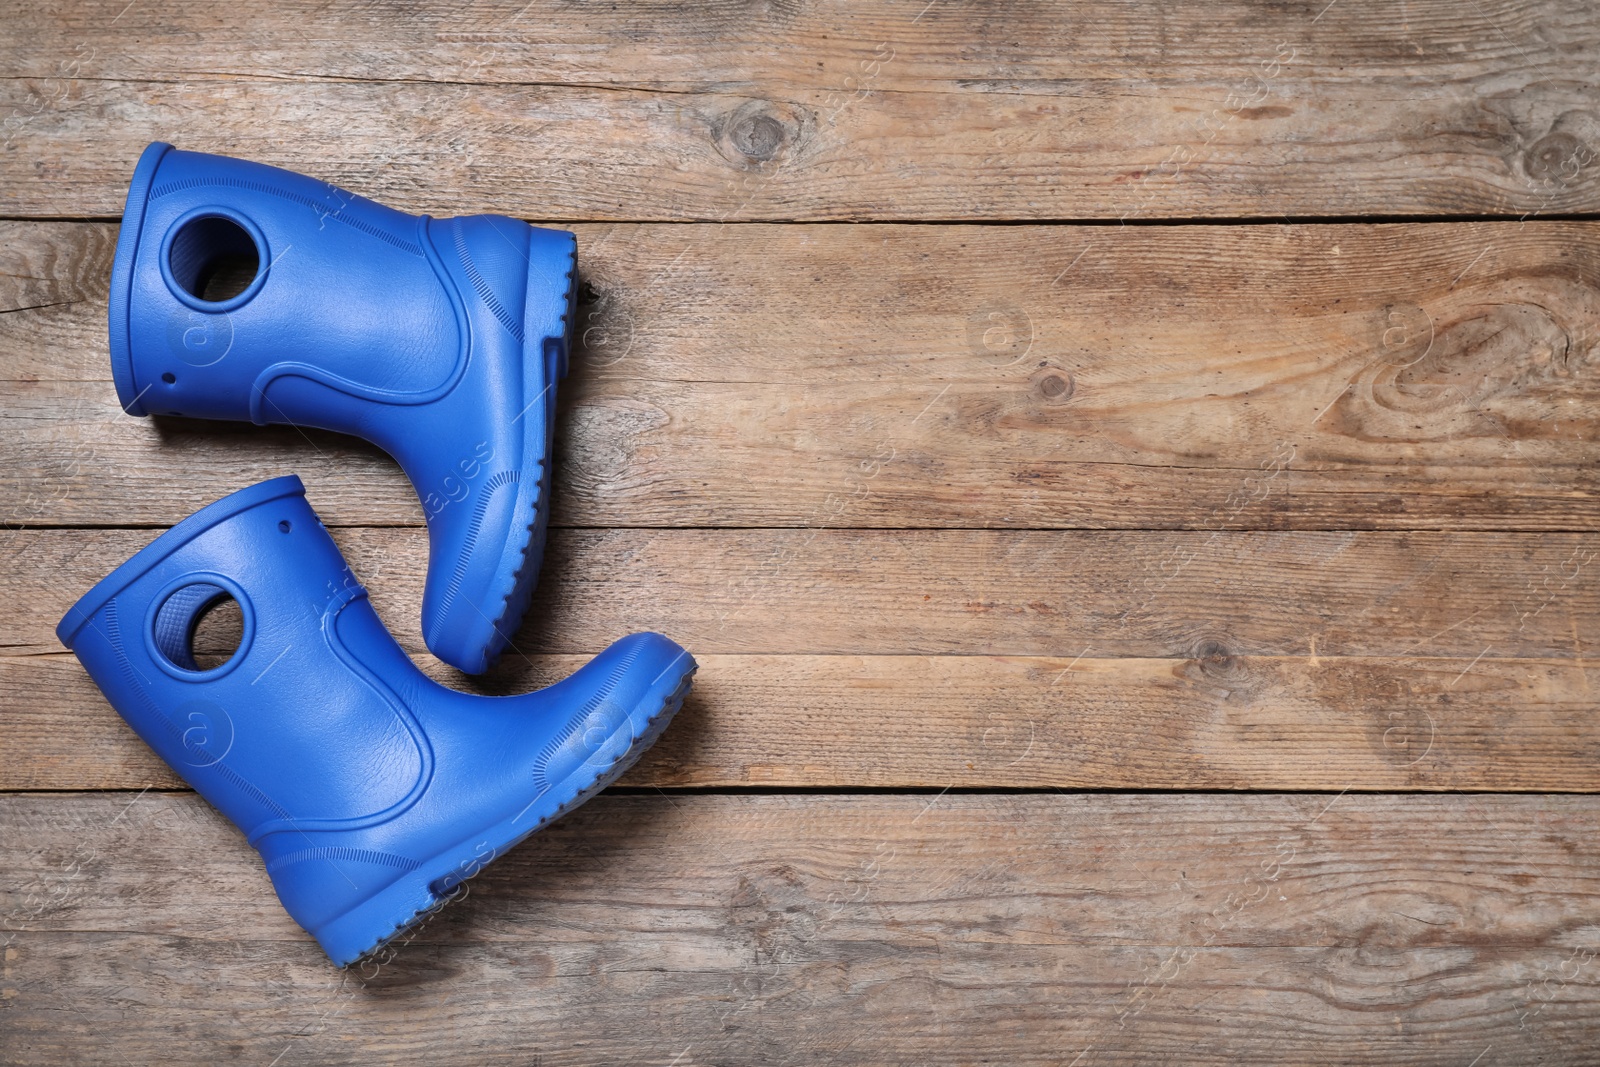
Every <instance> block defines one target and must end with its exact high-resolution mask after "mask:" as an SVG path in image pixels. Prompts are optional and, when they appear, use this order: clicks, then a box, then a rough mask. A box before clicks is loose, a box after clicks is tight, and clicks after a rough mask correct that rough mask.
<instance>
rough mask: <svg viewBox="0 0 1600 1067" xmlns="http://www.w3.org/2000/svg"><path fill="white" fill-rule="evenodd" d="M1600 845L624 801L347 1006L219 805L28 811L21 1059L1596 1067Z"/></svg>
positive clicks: (1563, 826) (1236, 818) (1513, 828)
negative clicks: (547, 1053)
mask: <svg viewBox="0 0 1600 1067" xmlns="http://www.w3.org/2000/svg"><path fill="white" fill-rule="evenodd" d="M1597 841H1600V798H1596V797H1509V796H1476V797H1467V796H1363V795H1358V794H1354V793H1351V794H1346V795H1343V796H1340V795H1325V796H1324V795H1318V796H1283V795H1271V794H1252V795H1243V796H1219V795H1215V794H1198V795H1187V796H1136V797H1130V796H1106V795H1099V796H1094V795H1089V796H1020V797H1006V796H872V797H840V796H807V797H774V796H740V797H728V796H678V797H666V796H616V795H607V796H602V797H600V798H598V799H596V800H595V801H593V802H591V803H590V804H588V805H586V806H585V807H584V808H582V809H581V810H579V811H577V812H575V813H574V814H572V815H570V816H568V817H567V818H565V819H563V820H562V821H560V822H559V823H557V824H555V825H553V826H551V827H550V828H548V829H546V830H545V831H543V832H541V833H540V834H538V835H536V836H534V837H533V838H531V839H530V840H529V841H527V842H526V843H524V844H523V845H521V846H519V847H518V848H517V849H515V850H513V851H512V852H511V853H510V854H508V855H507V856H506V857H504V858H503V859H501V860H500V861H498V862H497V863H495V864H493V865H492V866H490V867H489V868H488V869H487V870H486V871H485V872H484V873H483V874H482V875H481V876H480V877H479V878H478V879H476V880H475V881H474V882H472V883H470V886H471V889H470V892H469V893H468V895H467V897H466V899H465V900H462V901H458V902H457V903H455V904H453V905H451V906H450V907H448V908H446V909H445V910H444V911H443V912H442V913H441V914H440V915H439V916H437V917H436V918H435V919H433V920H432V921H431V922H429V923H428V924H427V925H425V926H424V927H423V928H422V929H421V931H420V932H418V933H417V934H416V935H415V936H414V937H413V938H412V939H410V940H409V942H408V943H407V944H406V945H405V947H404V949H403V951H401V952H400V953H399V955H398V957H397V959H396V960H395V961H394V962H392V963H390V964H388V965H387V966H385V967H384V968H382V969H381V971H377V972H375V973H367V972H360V971H354V972H351V973H348V974H344V975H341V974H339V973H338V972H335V971H334V970H333V969H332V968H331V967H330V966H329V965H328V963H327V961H326V959H325V958H324V957H323V956H322V954H321V952H320V951H319V950H318V949H317V947H316V946H315V944H314V943H313V942H312V941H311V940H310V938H309V937H307V936H306V935H305V934H304V933H302V932H301V931H299V930H298V929H297V928H296V927H295V926H294V924H293V923H292V922H291V921H290V920H289V918H288V917H287V916H286V915H285V914H284V913H283V912H282V910H281V909H280V908H279V907H278V905H277V902H276V901H275V900H274V899H273V897H272V894H271V892H270V891H269V888H268V884H267V879H266V876H265V874H264V873H263V872H262V871H261V869H260V864H259V861H258V860H256V859H255V857H254V856H253V854H252V853H251V852H250V850H249V848H248V847H247V846H246V845H245V843H244V842H243V840H242V839H241V838H240V837H239V835H238V834H237V833H236V832H235V831H234V830H233V828H232V827H230V826H229V825H227V823H226V822H225V821H224V820H223V819H222V818H221V817H220V816H219V815H217V814H216V813H215V812H214V811H212V810H211V809H210V808H209V807H207V806H206V804H205V803H204V802H203V801H201V800H200V799H199V798H198V797H195V796H193V795H171V794H144V795H135V794H110V795H98V796H86V795H66V796H63V795H54V794H51V795H33V796H29V795H17V794H12V795H5V796H0V867H3V868H4V869H5V870H7V871H9V872H14V876H13V877H10V878H8V879H7V880H6V883H5V884H4V885H0V908H4V909H5V911H6V914H7V915H9V916H10V917H11V919H10V921H9V923H8V925H11V926H12V927H13V929H12V930H11V931H10V932H9V933H8V934H7V935H6V936H7V938H8V940H7V942H6V957H5V974H4V979H3V985H4V988H5V990H6V992H5V994H4V996H5V997H6V1002H5V1019H6V1030H7V1035H8V1040H7V1049H6V1051H7V1058H8V1059H9V1060H10V1061H11V1062H15V1063H19V1064H21V1063H45V1062H59V1061H60V1059H61V1058H63V1057H67V1058H73V1059H82V1058H84V1057H85V1056H93V1055H94V1052H91V1051H90V1050H103V1051H104V1052H106V1053H107V1054H110V1053H112V1052H115V1053H116V1054H117V1055H120V1056H122V1057H124V1058H126V1059H129V1060H131V1061H134V1062H153V1061H156V1060H159V1061H160V1062H162V1063H167V1064H175V1065H176V1064H187V1063H206V1064H211V1063H215V1062H217V1060H218V1059H219V1057H220V1056H221V1055H223V1052H222V1050H224V1049H225V1050H227V1051H226V1053H225V1055H226V1058H229V1059H231V1060H235V1061H241V1062H244V1061H249V1062H268V1061H270V1060H271V1059H273V1057H275V1056H280V1055H283V1054H284V1053H285V1050H287V1051H288V1053H289V1057H290V1058H291V1059H293V1060H296V1061H300V1062H304V1061H315V1062H328V1063H357V1062H362V1063H365V1062H370V1061H371V1058H372V1057H373V1056H374V1055H377V1056H379V1057H380V1058H382V1059H384V1060H385V1061H386V1062H397V1063H398V1062H406V1063H410V1062H436V1060H437V1055H438V1049H439V1048H440V1046H441V1044H443V1043H447V1042H448V1043H449V1044H450V1045H451V1046H452V1047H457V1048H471V1049H472V1058H473V1062H475V1063H500V1062H518V1063H523V1064H525V1063H527V1062H528V1057H529V1050H530V1049H540V1048H560V1049H570V1048H573V1047H574V1046H575V1045H577V1044H578V1043H579V1042H581V1053H580V1055H581V1056H582V1057H583V1059H582V1062H593V1063H622V1062H639V1061H645V1062H661V1063H665V1062H670V1060H671V1059H672V1057H673V1056H675V1055H680V1054H682V1053H683V1052H684V1050H685V1049H689V1050H690V1052H691V1057H692V1061H693V1062H697V1063H725V1062H738V1063H766V1062H781V1061H786V1060H787V1061H798V1062H826V1063H832V1064H835V1065H838V1067H847V1065H851V1064H871V1063H882V1062H885V1061H886V1060H891V1059H897V1058H898V1059H904V1058H907V1057H910V1058H911V1059H913V1060H916V1061H918V1062H935V1061H945V1060H948V1059H951V1058H952V1057H951V1048H952V1042H955V1043H957V1044H958V1046H959V1056H960V1058H961V1059H964V1060H971V1061H974V1062H986V1061H987V1062H1001V1063H1015V1064H1040V1065H1045V1064H1049V1065H1058V1064H1062V1063H1071V1062H1072V1059H1073V1057H1074V1056H1077V1057H1079V1064H1080V1067H1082V1065H1083V1064H1106V1063H1121V1062H1130V1061H1131V1060H1132V1059H1135V1058H1136V1059H1138V1060H1139V1061H1140V1062H1149V1061H1151V1060H1153V1059H1163V1058H1166V1059H1172V1060H1174V1061H1181V1062H1183V1063H1186V1064H1195V1065H1197V1067H1203V1065H1224V1067H1234V1065H1239V1064H1281V1063H1285V1062H1326V1061H1327V1060H1328V1059H1329V1058H1330V1051H1332V1052H1333V1053H1334V1058H1336V1059H1337V1060H1338V1062H1340V1063H1351V1064H1368V1063H1371V1064H1377V1063H1382V1064H1388V1065H1393V1064H1415V1065H1423V1064H1427V1065H1439V1064H1446V1063H1460V1064H1467V1063H1469V1062H1470V1061H1471V1059H1472V1057H1473V1056H1476V1055H1479V1054H1480V1053H1481V1052H1482V1050H1483V1049H1484V1048H1485V1047H1486V1046H1492V1047H1493V1048H1494V1049H1495V1050H1496V1052H1497V1053H1498V1054H1499V1062H1535V1061H1539V1062H1562V1063H1566V1062H1574V1063H1576V1062H1584V1061H1585V1060H1586V1058H1587V1056H1588V1054H1589V1053H1590V1052H1591V1051H1592V1050H1593V1049H1594V1048H1595V1047H1596V1045H1597V1044H1600V985H1597V984H1596V983H1595V981H1594V979H1593V975H1594V971H1595V967H1596V966H1597V964H1596V962H1595V957H1594V952H1593V950H1592V945H1593V942H1592V935H1593V916H1594V910H1595V905H1596V900H1597V896H1600V874H1597V871H1600V863H1597V860H1600V853H1597V851H1596V849H1597V846H1596V842H1597ZM1585 946H1590V947H1588V948H1585ZM130 960H132V961H137V966H136V967H131V966H130ZM219 991H226V997H225V1000H226V1003H222V1002H219V1001H218V999H217V997H218V993H219ZM64 1004H65V1005H72V1006H74V1010H70V1011H64V1010H62V1006H63V1005H64ZM646 1015H647V1016H648V1018H649V1020H650V1024H649V1025H648V1026H640V1025H639V1020H640V1018H641V1017H642V1016H646ZM241 1020H248V1022H249V1025H248V1026H241V1025H239V1024H240V1021H241ZM687 1058H689V1057H686V1059H687Z"/></svg>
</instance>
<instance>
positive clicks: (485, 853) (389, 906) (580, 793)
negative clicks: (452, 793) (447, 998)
mask: <svg viewBox="0 0 1600 1067" xmlns="http://www.w3.org/2000/svg"><path fill="white" fill-rule="evenodd" d="M684 658H685V659H688V660H689V664H690V666H689V667H688V668H687V669H685V670H684V671H682V672H681V673H680V674H678V675H677V676H676V677H675V679H673V680H671V681H670V682H669V683H668V684H669V685H670V688H668V685H662V686H656V687H652V691H651V693H650V694H647V695H646V697H645V699H644V700H642V701H640V702H639V704H637V705H635V706H634V710H633V711H632V712H630V713H629V715H628V716H627V718H626V719H625V720H624V721H623V723H622V724H621V725H620V726H619V727H618V728H617V730H616V731H615V732H614V733H613V734H612V735H611V737H610V738H608V739H607V741H606V742H605V743H604V744H603V745H601V746H598V747H599V748H600V749H601V750H602V751H604V750H608V749H609V748H611V747H612V744H613V742H615V741H616V740H617V739H618V738H619V737H621V736H622V735H623V732H624V731H629V732H631V733H632V740H631V743H630V744H629V746H628V748H627V750H626V751H624V752H623V753H622V754H621V755H620V756H618V757H617V759H616V760H614V761H613V762H612V763H610V764H609V765H606V766H602V767H596V766H593V765H591V764H588V763H585V764H581V765H580V766H579V767H578V768H577V770H575V771H574V772H573V773H572V774H570V775H568V776H567V777H566V778H564V779H562V780H561V782H559V783H557V784H556V785H555V786H553V787H552V788H550V789H548V790H547V791H546V792H545V793H544V794H542V795H541V796H539V797H538V798H537V799H535V800H534V801H533V803H531V804H529V806H528V807H526V808H524V809H523V810H522V811H521V812H519V813H517V814H516V815H515V816H512V817H511V818H508V819H504V820H501V821H500V822H498V823H496V824H494V825H492V826H490V827H488V828H487V829H485V830H483V831H481V832H479V833H476V834H473V835H472V836H471V837H470V838H468V839H466V840H465V841H462V842H459V843H457V844H456V845H454V846H453V847H451V848H449V849H446V850H445V851H444V852H441V853H439V854H438V855H436V856H434V857H433V858H432V859H430V860H427V861H426V862H424V863H422V864H420V865H419V866H418V867H417V868H416V869H415V870H413V871H411V872H409V873H407V874H406V875H404V876H403V877H401V878H400V879H399V880H397V881H395V882H393V883H391V884H390V885H389V886H387V887H386V888H384V889H383V890H382V891H380V892H379V893H377V894H376V895H374V896H372V897H370V898H368V899H367V900H365V901H363V902H362V903H360V904H358V905H357V906H356V907H354V908H352V909H351V910H349V911H347V912H345V913H344V914H343V915H341V916H339V917H338V918H335V919H332V920H329V921H328V922H326V923H324V924H323V925H322V927H321V928H320V929H318V930H314V931H312V933H313V935H314V936H315V937H316V939H317V941H318V942H319V943H321V945H322V947H323V949H324V951H326V952H327V954H328V956H329V958H330V959H332V960H333V962H334V963H335V964H337V965H338V966H340V967H348V966H350V965H351V964H354V963H358V962H361V961H362V960H365V959H368V958H370V957H372V956H374V955H375V954H377V953H379V952H381V951H382V950H383V949H384V948H385V947H386V946H387V945H388V944H389V943H391V942H392V941H394V940H395V939H396V938H399V937H401V936H403V935H404V934H405V933H406V932H407V931H409V930H411V929H412V928H414V927H415V926H417V924H419V923H421V922H423V921H424V920H426V919H428V918H430V917H432V916H433V915H434V914H435V913H437V912H438V911H439V910H440V909H441V908H443V907H444V906H445V905H446V904H449V903H450V902H451V901H453V900H456V899H458V897H459V895H460V894H459V893H458V890H459V889H460V887H461V886H462V884H464V883H465V882H466V881H468V880H469V879H471V878H473V877H474V876H476V875H477V874H478V873H479V872H480V871H482V869H483V868H484V867H486V866H488V865H489V864H490V863H491V862H493V861H494V860H495V859H497V858H499V857H500V856H502V855H504V854H505V853H506V852H508V851H509V850H510V849H512V848H514V847H516V846H517V845H518V844H519V843H521V842H522V841H523V840H524V839H526V838H527V837H529V836H530V835H532V834H533V833H535V832H536V831H538V830H540V829H543V828H544V827H545V826H548V825H549V824H550V823H552V822H554V821H555V820H557V819H559V818H560V817H561V816H563V815H565V814H566V813H567V812H569V811H572V810H573V809H574V808H577V807H579V806H581V805H582V804H584V803H585V802H586V801H588V800H590V799H591V798H592V797H594V796H595V794H597V793H599V792H600V791H601V790H602V789H604V788H606V786H608V785H610V784H611V783H612V782H614V781H616V780H617V779H618V778H620V777H622V775H623V774H625V773H627V771H628V770H629V769H630V768H631V767H633V765H634V764H635V763H637V762H638V761H639V757H641V756H643V755H644V754H645V752H646V751H648V750H649V748H650V747H651V746H652V745H654V744H655V742H656V740H657V739H658V738H659V737H660V736H661V734H662V732H663V731H664V730H666V728H667V725H668V724H669V723H670V722H671V721H672V718H673V716H675V715H676V714H677V713H678V710H679V709H680V708H681V707H682V706H683V701H684V698H685V697H687V696H688V695H689V690H690V688H691V686H692V685H693V683H694V674H695V671H696V670H697V667H696V666H695V665H694V660H693V659H692V658H690V657H688V655H687V654H685V656H684ZM663 689H666V690H667V691H666V692H665V693H664V694H663V693H662V692H661V690H663ZM652 702H654V703H655V710H654V711H652V712H651V713H650V714H649V715H648V716H646V717H644V718H643V720H642V721H641V720H640V717H639V715H638V712H639V710H640V709H641V708H644V707H647V706H649V705H650V704H651V703H652ZM635 724H639V725H638V727H637V728H636V726H635ZM635 730H636V732H634V731H635Z"/></svg>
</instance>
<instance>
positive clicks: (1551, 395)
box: [0, 223, 1600, 530]
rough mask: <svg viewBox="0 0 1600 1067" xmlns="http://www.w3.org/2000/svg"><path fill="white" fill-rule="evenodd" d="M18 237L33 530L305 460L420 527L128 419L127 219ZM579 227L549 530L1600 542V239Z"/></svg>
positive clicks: (1495, 228)
mask: <svg viewBox="0 0 1600 1067" xmlns="http://www.w3.org/2000/svg"><path fill="white" fill-rule="evenodd" d="M5 233H6V236H7V238H8V239H9V240H8V244H9V250H8V252H7V253H6V255H7V257H8V259H7V262H8V263H10V264H13V266H12V267H11V269H10V271H8V273H11V274H13V276H14V277H13V279H11V280H9V281H7V282H6V283H5V285H4V287H3V288H0V294H3V295H4V297H5V299H6V301H7V302H8V304H9V305H10V306H11V307H14V308H17V309H22V310H17V311H15V312H14V313H12V314H8V315H0V358H3V359H4V360H5V364H4V365H5V366H7V367H10V368H13V369H11V370H10V371H8V372H7V378H8V379H9V380H7V381H3V382H0V430H3V433H0V461H3V462H4V465H5V469H6V470H7V472H8V476H9V477H10V478H11V479H12V484H13V486H15V489H14V497H13V501H12V503H11V505H10V507H9V508H8V510H7V518H8V520H9V522H10V523H11V524H13V525H17V524H51V525H61V524H93V523H99V522H104V521H106V519H105V516H106V515H107V513H108V512H112V513H115V514H116V515H117V516H118V521H121V522H133V523H160V524H166V523H171V522H175V521H177V519H179V518H180V517H182V516H183V515H186V514H188V513H189V512H191V511H193V510H194V509H195V508H197V507H199V506H200V505H201V504H203V503H205V502H207V501H209V500H212V499H215V498H216V497H218V496H221V495H223V494H225V493H227V492H229V491H231V490H233V489H235V488H237V487H239V486H240V485H241V484H244V483H246V482H248V481H252V480H256V479H259V478H264V477H267V476H269V475H271V474H277V473H281V472H283V471H284V470H285V469H293V470H297V471H299V472H301V473H302V475H303V476H305V477H306V478H307V481H308V483H309V484H311V485H312V488H313V492H314V500H315V502H316V503H317V505H318V506H319V508H322V509H323V514H324V517H325V518H326V519H327V520H328V521H329V522H333V523H357V522H359V523H384V524H388V523H416V522H418V520H419V518H420V510H419V508H418V506H417V504H416V502H415V500H414V498H413V496H412V494H411V492H410V491H409V489H408V488H407V487H406V485H405V483H404V480H403V479H402V478H401V477H400V475H399V473H398V471H396V470H395V469H394V467H393V465H392V464H391V463H390V462H389V461H388V460H387V459H385V458H384V457H382V456H381V455H380V454H379V453H378V452H377V451H376V450H375V449H373V448H372V447H370V446H366V445H363V444H360V443H358V442H354V441H352V440H350V439H347V438H342V437H338V436H336V435H331V434H324V433H317V432H311V431H306V432H302V431H300V430H297V429H294V428H289V427H279V428H275V429H271V430H266V431H262V430H258V429H256V428H253V427H250V426H246V425H213V424H204V423H198V422H195V421H192V420H182V419H164V420H159V421H157V420H135V419H129V418H126V417H124V416H122V415H120V413H119V412H118V409H117V404H116V400H115V396H114V393H113V390H112V389H111V387H110V383H109V381H107V379H108V377H109V368H108V364H107V362H106V358H105V355H104V350H105V341H104V329H105V327H104V307H103V299H104V296H103V292H104V290H103V285H104V283H103V282H100V283H99V284H98V285H96V284H95V282H94V279H96V278H101V277H103V276H104V274H105V272H106V264H107V261H108V258H109V252H110V247H111V244H112V239H111V236H110V231H109V229H108V228H106V227H99V226H80V225H71V224H40V223H19V224H7V228H6V231H5ZM579 238H580V243H581V245H582V247H583V249H584V253H583V255H584V259H585V264H586V265H585V267H584V268H583V269H584V271H585V277H586V282H587V286H588V293H589V295H590V302H589V304H588V306H587V311H586V318H585V320H584V322H583V324H582V330H581V331H580V336H581V338H582V339H583V340H584V341H585V346H584V347H583V349H582V350H581V351H580V352H579V353H578V359H577V363H576V366H575V368H574V371H573V373H572V375H571V376H570V377H569V378H568V379H567V382H566V383H565V385H564V391H563V405H564V414H563V416H562V419H561V422H560V442H559V445H558V452H557V455H558V467H559V469H558V473H557V490H556V495H555V521H556V522H557V523H558V524H566V525H583V526H613V525H615V526H656V525H661V526H807V527H820V526H830V527H906V526H911V527H919V526H968V527H976V526H1001V527H1108V526H1109V527H1133V528H1155V527H1185V528H1191V529H1202V530H1222V529H1237V528H1374V527H1378V528H1400V529H1414V528H1446V529H1449V528H1469V529H1482V528H1497V529H1517V530H1549V529H1558V530H1559V529H1592V528H1593V525H1594V519H1593V500H1594V497H1595V494H1596V492H1597V482H1596V479H1597V475H1596V472H1595V464H1594V462H1593V456H1592V447H1591V445H1592V442H1593V441H1594V440H1596V439H1600V425H1597V424H1596V412H1597V411H1600V379H1597V378H1596V376H1595V373H1594V367H1595V366H1596V351H1597V346H1600V291H1597V288H1596V278H1600V226H1597V225H1596V224H1591V223H1549V224H1539V223H1528V224H1526V225H1518V224H1515V223H1507V224H1461V225H1441V224H1429V225H1387V226H1338V227H1328V226H1260V227H1254V226H1252V227H1236V226H1229V227H1182V228H1172V229H1168V228H1161V229H1159V230H1157V229H1152V228H1137V227H1135V228H1103V227H1014V226H1005V227H971V226H961V227H945V226H871V227H837V226H738V227H715V226H703V227H702V226H689V227H683V226H617V227H609V226H598V227H588V226H585V227H580V231H579ZM174 469H182V470H183V471H184V472H185V477H184V478H183V479H182V480H181V481H179V482H177V483H174V480H173V479H172V478H171V477H170V472H171V471H172V470H174ZM324 486H327V487H329V488H330V489H331V487H333V486H337V493H334V492H331V491H330V492H325V493H320V494H317V493H316V491H317V490H318V489H320V488H322V487H324ZM45 487H48V488H47V489H46V488H45Z"/></svg>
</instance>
